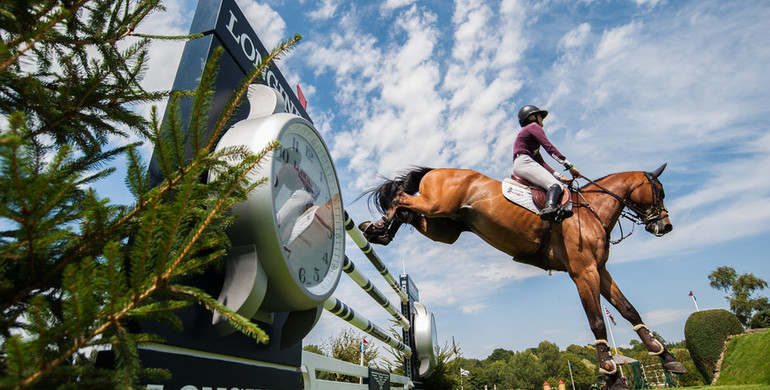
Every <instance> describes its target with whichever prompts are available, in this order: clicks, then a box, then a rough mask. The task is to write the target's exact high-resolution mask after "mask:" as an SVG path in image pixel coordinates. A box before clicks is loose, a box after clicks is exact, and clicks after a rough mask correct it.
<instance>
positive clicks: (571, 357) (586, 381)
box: [558, 352, 594, 389]
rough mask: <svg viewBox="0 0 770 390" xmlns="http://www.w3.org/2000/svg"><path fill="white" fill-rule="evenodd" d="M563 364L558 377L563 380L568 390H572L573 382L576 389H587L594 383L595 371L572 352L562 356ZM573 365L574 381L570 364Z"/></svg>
mask: <svg viewBox="0 0 770 390" xmlns="http://www.w3.org/2000/svg"><path fill="white" fill-rule="evenodd" d="M560 361H561V364H560V367H559V373H558V377H559V378H561V379H562V380H563V381H564V383H566V384H567V385H566V387H567V388H568V389H571V388H572V380H573V379H574V381H575V388H576V389H587V388H588V386H590V385H591V383H593V381H594V370H593V369H592V368H590V367H588V366H586V365H585V363H584V362H583V359H582V358H580V356H577V355H575V354H573V353H570V352H564V353H562V355H561V359H560ZM570 363H572V379H570V372H569V364H570Z"/></svg>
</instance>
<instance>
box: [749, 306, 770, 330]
mask: <svg viewBox="0 0 770 390" xmlns="http://www.w3.org/2000/svg"><path fill="white" fill-rule="evenodd" d="M750 326H751V329H762V328H770V310H764V311H760V312H759V313H757V314H754V317H751V324H750Z"/></svg>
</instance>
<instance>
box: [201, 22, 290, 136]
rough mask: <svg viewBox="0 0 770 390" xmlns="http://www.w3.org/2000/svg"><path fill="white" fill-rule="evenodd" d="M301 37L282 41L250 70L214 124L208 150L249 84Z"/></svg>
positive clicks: (230, 116)
mask: <svg viewBox="0 0 770 390" xmlns="http://www.w3.org/2000/svg"><path fill="white" fill-rule="evenodd" d="M300 39H302V36H301V35H299V34H297V35H295V36H294V37H293V38H291V39H289V40H286V41H283V42H281V43H280V44H278V47H277V48H276V49H274V50H273V51H271V52H270V54H268V55H267V56H265V57H263V58H262V60H261V61H260V62H259V64H258V65H257V66H256V67H254V68H253V69H252V70H251V72H249V74H248V75H247V76H246V78H245V79H244V80H243V81H242V82H241V85H240V87H239V88H238V89H237V90H236V91H235V93H234V94H233V95H232V96H231V97H230V100H229V101H228V103H227V105H226V106H225V109H224V110H223V111H222V113H221V114H220V115H219V119H218V120H217V123H216V125H215V126H214V131H213V132H212V134H211V138H210V139H209V144H208V145H207V147H206V149H208V150H212V149H213V147H214V143H215V142H217V141H218V140H219V137H220V135H221V133H222V131H223V130H224V128H225V125H226V123H227V121H228V120H229V119H230V118H232V116H233V114H234V113H235V109H236V108H237V107H238V105H239V104H240V103H241V100H242V99H243V97H244V96H245V95H246V92H247V91H248V88H249V85H251V84H252V83H253V82H254V81H255V80H257V79H258V78H259V77H262V75H263V74H264V72H265V71H266V70H267V67H268V66H270V64H272V63H273V61H274V60H276V59H278V58H279V57H280V56H281V54H283V53H284V52H287V51H289V50H290V49H291V47H292V46H294V45H295V44H296V43H297V42H299V41H300Z"/></svg>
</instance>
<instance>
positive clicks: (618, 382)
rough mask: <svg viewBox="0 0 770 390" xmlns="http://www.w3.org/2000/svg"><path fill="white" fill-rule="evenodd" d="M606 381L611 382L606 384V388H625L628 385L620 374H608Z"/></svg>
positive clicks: (619, 389)
mask: <svg viewBox="0 0 770 390" xmlns="http://www.w3.org/2000/svg"><path fill="white" fill-rule="evenodd" d="M608 382H611V383H609V384H608V386H607V389H609V390H627V389H628V385H627V384H626V380H625V379H623V378H621V377H620V375H618V374H615V375H610V377H609V380H608Z"/></svg>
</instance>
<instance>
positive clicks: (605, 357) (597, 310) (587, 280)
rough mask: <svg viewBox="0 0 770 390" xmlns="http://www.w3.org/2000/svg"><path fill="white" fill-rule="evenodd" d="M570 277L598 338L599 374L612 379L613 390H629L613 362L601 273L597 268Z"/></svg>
mask: <svg viewBox="0 0 770 390" xmlns="http://www.w3.org/2000/svg"><path fill="white" fill-rule="evenodd" d="M570 277H572V281H573V282H575V286H577V290H578V294H579V295H580V302H581V303H582V304H583V309H584V310H585V312H586V316H587V317H588V325H589V326H590V327H591V332H593V334H594V337H596V341H594V344H595V345H596V352H597V354H598V356H599V372H601V373H602V374H606V375H608V376H609V377H610V382H611V383H612V385H611V388H614V389H623V388H627V387H626V386H625V383H623V381H622V380H621V379H620V375H619V374H618V367H617V365H616V364H615V361H614V360H612V352H611V351H610V346H609V343H608V342H607V328H606V326H605V324H604V315H603V314H602V310H601V302H600V288H599V284H600V278H599V273H598V272H597V270H596V269H595V268H589V269H585V270H582V271H580V272H579V273H575V272H570Z"/></svg>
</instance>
